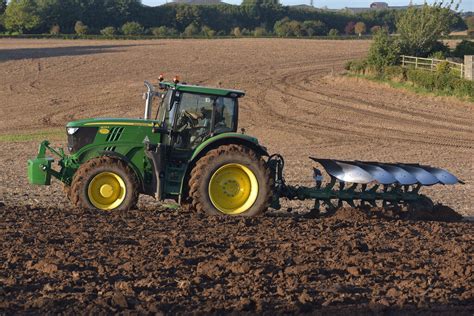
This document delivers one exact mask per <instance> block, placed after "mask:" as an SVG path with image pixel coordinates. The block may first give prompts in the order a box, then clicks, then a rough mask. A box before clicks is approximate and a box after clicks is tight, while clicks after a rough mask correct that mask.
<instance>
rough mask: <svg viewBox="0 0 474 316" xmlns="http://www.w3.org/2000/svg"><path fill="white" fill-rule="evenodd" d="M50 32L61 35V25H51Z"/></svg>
mask: <svg viewBox="0 0 474 316" xmlns="http://www.w3.org/2000/svg"><path fill="white" fill-rule="evenodd" d="M49 33H50V34H52V35H59V34H60V33H61V27H60V26H59V25H58V24H54V25H53V26H51V29H50V30H49Z"/></svg>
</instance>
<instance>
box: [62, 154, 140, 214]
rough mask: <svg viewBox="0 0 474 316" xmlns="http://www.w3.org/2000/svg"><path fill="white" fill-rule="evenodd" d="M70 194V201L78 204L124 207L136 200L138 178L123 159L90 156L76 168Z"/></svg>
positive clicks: (84, 206) (134, 202) (120, 208)
mask: <svg viewBox="0 0 474 316" xmlns="http://www.w3.org/2000/svg"><path fill="white" fill-rule="evenodd" d="M70 197H71V201H72V203H73V204H74V205H75V206H77V207H81V208H87V209H98V210H104V211H127V210H129V209H131V208H133V207H135V205H136V204H137V201H138V181H137V178H136V176H135V174H134V172H133V171H132V170H131V169H130V167H128V166H127V164H126V163H124V162H123V161H121V160H119V159H114V158H111V157H99V158H94V159H91V160H89V161H88V162H86V163H84V164H83V165H82V166H81V167H80V168H79V169H78V170H77V171H76V173H75V175H74V178H73V180H72V185H71V189H70Z"/></svg>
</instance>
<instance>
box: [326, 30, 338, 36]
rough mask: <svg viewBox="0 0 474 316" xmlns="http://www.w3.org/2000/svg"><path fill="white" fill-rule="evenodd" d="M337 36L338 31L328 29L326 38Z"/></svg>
mask: <svg viewBox="0 0 474 316" xmlns="http://www.w3.org/2000/svg"><path fill="white" fill-rule="evenodd" d="M338 35H339V30H338V29H330V30H329V32H328V36H333V37H334V36H338Z"/></svg>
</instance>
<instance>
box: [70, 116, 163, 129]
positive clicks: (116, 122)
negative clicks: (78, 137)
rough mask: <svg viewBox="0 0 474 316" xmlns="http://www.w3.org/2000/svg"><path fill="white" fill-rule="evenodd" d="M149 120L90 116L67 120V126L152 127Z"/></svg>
mask: <svg viewBox="0 0 474 316" xmlns="http://www.w3.org/2000/svg"><path fill="white" fill-rule="evenodd" d="M153 122H154V121H151V120H142V119H128V118H92V119H84V120H78V121H72V122H69V123H68V124H67V125H66V127H67V128H75V127H112V126H142V127H148V126H149V127H152V126H153Z"/></svg>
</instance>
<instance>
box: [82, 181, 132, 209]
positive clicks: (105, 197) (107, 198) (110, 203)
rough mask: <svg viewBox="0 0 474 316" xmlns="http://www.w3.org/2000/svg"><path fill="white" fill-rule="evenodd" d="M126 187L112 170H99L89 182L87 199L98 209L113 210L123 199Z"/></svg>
mask: <svg viewBox="0 0 474 316" xmlns="http://www.w3.org/2000/svg"><path fill="white" fill-rule="evenodd" d="M126 193H127V188H126V187H125V182H124V181H123V179H122V178H121V177H120V176H119V175H117V174H115V173H113V172H101V173H99V174H97V175H96V176H95V177H94V178H92V181H91V182H90V183H89V187H88V188H87V195H88V197H89V201H90V202H91V203H92V205H94V206H95V207H97V208H98V209H100V210H113V209H115V208H117V207H119V206H120V204H122V202H123V200H125V195H126Z"/></svg>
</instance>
